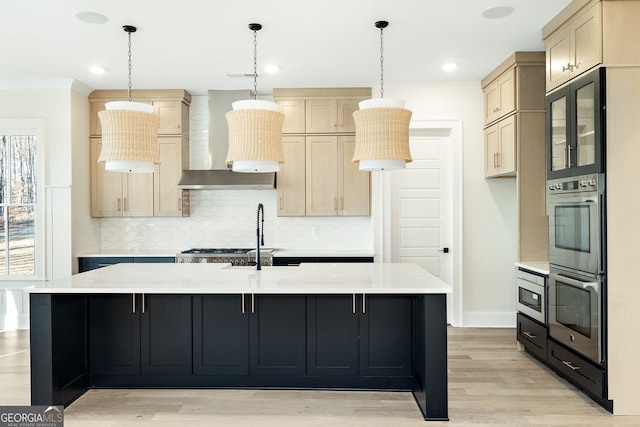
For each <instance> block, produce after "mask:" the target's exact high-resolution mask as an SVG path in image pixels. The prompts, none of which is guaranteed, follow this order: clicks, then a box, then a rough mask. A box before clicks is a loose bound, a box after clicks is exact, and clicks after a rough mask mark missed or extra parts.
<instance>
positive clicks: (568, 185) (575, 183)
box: [547, 174, 603, 194]
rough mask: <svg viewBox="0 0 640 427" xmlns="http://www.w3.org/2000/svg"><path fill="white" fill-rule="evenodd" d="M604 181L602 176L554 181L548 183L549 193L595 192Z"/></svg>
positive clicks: (594, 175) (585, 176)
mask: <svg viewBox="0 0 640 427" xmlns="http://www.w3.org/2000/svg"><path fill="white" fill-rule="evenodd" d="M601 181H603V178H602V174H591V175H582V176H575V177H570V178H562V179H554V180H551V181H548V182H547V193H549V194H551V193H573V192H579V191H594V190H598V187H599V186H600V185H602V184H601Z"/></svg>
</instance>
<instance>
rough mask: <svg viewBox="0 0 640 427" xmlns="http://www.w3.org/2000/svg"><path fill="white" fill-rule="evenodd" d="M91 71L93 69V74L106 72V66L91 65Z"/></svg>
mask: <svg viewBox="0 0 640 427" xmlns="http://www.w3.org/2000/svg"><path fill="white" fill-rule="evenodd" d="M89 71H91V72H92V73H93V74H104V72H105V69H104V67H100V66H98V65H94V66H93V67H89Z"/></svg>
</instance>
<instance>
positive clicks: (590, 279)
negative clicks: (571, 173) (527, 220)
mask: <svg viewBox="0 0 640 427" xmlns="http://www.w3.org/2000/svg"><path fill="white" fill-rule="evenodd" d="M604 184H605V182H604V174H590V175H581V176H575V177H567V178H561V179H556V180H551V181H548V186H547V211H548V215H549V264H550V274H549V336H550V337H552V338H553V339H555V340H556V341H558V342H560V343H562V344H564V345H566V346H567V347H569V348H571V349H572V350H574V351H576V352H577V353H580V354H582V355H583V356H585V357H586V358H588V359H591V360H592V361H594V362H596V363H602V362H603V361H604V353H605V352H604V351H603V348H604V347H603V346H604V344H603V342H604V338H603V330H604V328H603V325H604V324H605V315H604V311H603V310H604V304H603V301H604V289H605V270H606V257H605V254H606V251H605V241H606V238H605V236H606V230H605V224H606V222H605V193H604Z"/></svg>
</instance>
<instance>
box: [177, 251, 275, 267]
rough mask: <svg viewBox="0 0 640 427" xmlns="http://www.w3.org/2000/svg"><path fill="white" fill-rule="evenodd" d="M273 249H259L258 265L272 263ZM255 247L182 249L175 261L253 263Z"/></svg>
mask: <svg viewBox="0 0 640 427" xmlns="http://www.w3.org/2000/svg"><path fill="white" fill-rule="evenodd" d="M273 252H274V251H273V249H261V250H260V265H263V266H270V265H273ZM255 261H256V250H255V249H246V248H242V249H236V248H233V249H226V248H225V249H214V248H197V249H189V250H186V251H182V252H181V253H179V254H177V255H176V262H177V263H196V262H200V263H230V264H231V265H233V266H234V267H242V266H247V265H255Z"/></svg>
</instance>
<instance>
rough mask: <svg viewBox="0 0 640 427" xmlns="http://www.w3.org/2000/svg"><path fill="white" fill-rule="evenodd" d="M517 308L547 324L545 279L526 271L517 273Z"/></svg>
mask: <svg viewBox="0 0 640 427" xmlns="http://www.w3.org/2000/svg"><path fill="white" fill-rule="evenodd" d="M516 286H517V293H518V299H517V308H518V311H519V312H521V313H524V314H526V315H527V316H529V317H531V318H532V319H534V320H537V321H538V322H540V323H547V313H546V312H547V309H546V307H547V300H546V298H547V290H546V283H545V278H544V277H542V276H538V275H535V274H531V273H528V272H526V271H522V270H517V271H516Z"/></svg>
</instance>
